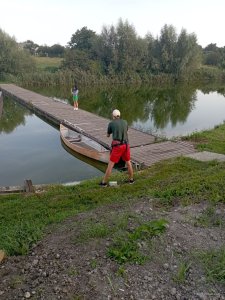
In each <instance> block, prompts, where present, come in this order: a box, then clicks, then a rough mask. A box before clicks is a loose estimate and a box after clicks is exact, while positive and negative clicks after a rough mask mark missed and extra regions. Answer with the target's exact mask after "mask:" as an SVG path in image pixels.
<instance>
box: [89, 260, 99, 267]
mask: <svg viewBox="0 0 225 300" xmlns="http://www.w3.org/2000/svg"><path fill="white" fill-rule="evenodd" d="M90 265H91V268H92V269H96V268H97V265H98V263H97V260H96V259H92V260H91V263H90Z"/></svg>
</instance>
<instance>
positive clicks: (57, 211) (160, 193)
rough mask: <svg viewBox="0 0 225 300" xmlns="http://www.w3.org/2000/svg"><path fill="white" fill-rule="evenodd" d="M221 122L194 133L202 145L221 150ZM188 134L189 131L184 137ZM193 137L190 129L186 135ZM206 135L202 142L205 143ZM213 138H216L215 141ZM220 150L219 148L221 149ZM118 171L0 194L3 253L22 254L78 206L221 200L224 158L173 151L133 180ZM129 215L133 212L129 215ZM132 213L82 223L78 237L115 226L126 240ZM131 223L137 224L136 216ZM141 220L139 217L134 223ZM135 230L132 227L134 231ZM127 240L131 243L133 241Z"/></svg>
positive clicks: (105, 233)
mask: <svg viewBox="0 0 225 300" xmlns="http://www.w3.org/2000/svg"><path fill="white" fill-rule="evenodd" d="M224 129H225V124H223V125H221V126H219V127H217V128H215V129H214V130H213V131H212V132H213V133H212V132H211V131H210V132H208V131H207V132H203V133H202V134H201V133H199V134H198V140H199V141H200V140H202V139H203V138H204V140H205V142H204V144H205V145H207V149H209V148H210V149H211V150H212V151H217V150H218V149H219V148H220V149H221V151H220V153H222V149H223V150H224V148H225V147H224V145H225V134H221V132H224ZM188 139H191V137H188ZM192 139H193V140H195V141H196V135H193V136H192ZM206 140H207V143H206ZM215 141H217V142H215ZM224 152H225V151H224ZM124 176H125V175H124V174H113V175H112V177H111V180H113V179H114V180H117V181H118V183H119V187H117V188H114V187H111V188H110V187H109V188H104V189H102V188H101V187H99V186H98V182H99V178H96V179H93V180H89V181H86V182H83V183H82V184H80V185H76V186H67V187H64V186H58V185H55V186H50V187H49V188H48V189H47V190H46V191H45V192H44V193H40V194H14V195H2V196H1V197H0V249H3V250H5V251H6V252H7V254H8V255H21V254H22V255H23V254H26V253H28V251H29V249H30V248H31V247H32V245H33V244H35V243H36V242H37V241H38V240H40V239H41V238H42V237H43V236H44V235H45V234H46V232H47V230H48V228H49V226H50V225H51V226H52V225H54V224H57V223H60V222H62V221H63V220H65V219H66V218H68V217H71V216H75V215H76V214H79V213H80V212H85V211H88V210H92V209H93V208H96V207H100V206H104V205H107V204H110V203H120V202H121V203H130V202H131V201H138V199H142V198H145V199H154V200H153V204H154V205H155V206H157V207H160V206H161V207H163V208H167V207H170V206H173V205H177V204H189V203H196V202H200V201H203V200H205V201H208V202H209V204H210V205H214V206H215V205H216V204H217V203H218V202H222V203H225V179H224V178H225V163H224V162H222V163H218V162H216V161H211V162H200V161H196V160H193V159H190V158H184V157H179V158H176V159H171V160H167V161H162V162H160V163H158V164H155V165H153V166H152V167H150V168H148V169H146V170H143V171H141V172H138V173H136V174H135V178H136V182H135V183H134V184H133V185H128V184H124V183H123V181H124V178H125V177H124ZM133 217H134V216H133ZM130 218H132V216H129V215H127V216H125V215H124V216H121V218H120V219H118V218H117V221H116V226H114V227H113V228H111V227H109V224H108V223H107V222H102V223H100V222H96V224H95V226H93V224H87V226H86V229H85V228H84V229H83V233H82V234H81V240H82V239H83V241H85V239H86V240H87V239H89V238H95V237H98V238H104V237H106V236H108V235H110V234H114V233H115V231H121V232H123V233H124V234H125V237H126V239H127V241H128V244H129V241H130V240H129V237H128V236H127V233H126V228H127V224H128V222H129V221H130ZM136 221H137V224H138V220H136ZM138 226H141V223H139V224H138V225H137V226H136V227H138ZM135 234H137V232H135ZM129 246H130V247H131V251H132V249H133V248H132V247H134V244H133V243H130V244H129Z"/></svg>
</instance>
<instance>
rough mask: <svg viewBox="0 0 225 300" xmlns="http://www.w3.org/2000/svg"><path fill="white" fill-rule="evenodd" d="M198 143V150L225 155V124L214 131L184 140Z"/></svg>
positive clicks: (198, 133) (200, 133) (190, 136)
mask: <svg viewBox="0 0 225 300" xmlns="http://www.w3.org/2000/svg"><path fill="white" fill-rule="evenodd" d="M184 139H187V140H191V141H194V142H196V143H197V149H199V150H202V151H203V150H204V151H210V152H216V153H221V154H225V123H224V124H221V125H218V126H216V127H215V128H214V130H205V131H202V132H195V133H193V134H191V135H189V136H188V137H186V138H184Z"/></svg>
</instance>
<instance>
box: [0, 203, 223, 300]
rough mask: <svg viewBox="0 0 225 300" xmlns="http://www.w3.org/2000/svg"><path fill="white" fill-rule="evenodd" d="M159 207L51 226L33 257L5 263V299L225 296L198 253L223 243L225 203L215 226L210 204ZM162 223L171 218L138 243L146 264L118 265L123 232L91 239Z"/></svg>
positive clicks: (0, 272) (103, 212) (116, 210)
mask: <svg viewBox="0 0 225 300" xmlns="http://www.w3.org/2000/svg"><path fill="white" fill-rule="evenodd" d="M153 203H154V202H153V201H151V200H150V199H143V200H141V201H139V202H138V203H135V202H130V204H129V205H127V204H126V205H125V204H124V205H122V204H117V205H113V206H112V205H110V206H107V207H104V208H103V207H102V208H98V209H96V210H95V211H91V212H88V213H83V214H80V215H78V216H76V217H74V218H72V219H69V220H67V221H66V222H64V223H63V224H60V225H58V226H57V228H52V232H49V234H48V235H47V236H46V237H45V238H44V239H43V240H42V241H41V242H40V243H39V244H37V245H35V246H34V247H33V249H32V250H31V253H30V254H29V255H28V256H26V257H9V258H7V259H6V260H5V261H4V262H3V263H2V264H1V265H0V278H1V281H0V299H2V300H6V299H7V300H9V299H10V300H12V299H46V300H51V299H52V300H53V299H54V300H55V299H70V300H72V299H73V300H75V299H146V300H147V299H183V300H184V299H188V300H189V299H202V300H207V299H210V300H212V299H213V300H214V299H218V300H219V299H225V286H224V284H220V283H212V282H209V281H208V280H207V277H206V274H205V272H204V269H203V267H202V265H201V264H200V262H199V260H198V258H197V256H196V254H197V253H198V252H199V251H202V250H210V249H220V247H221V246H224V241H225V231H224V227H223V226H221V224H223V221H225V217H224V216H225V206H220V207H219V208H217V209H216V210H215V211H214V213H213V218H215V219H216V220H222V222H221V224H220V226H214V225H215V224H214V222H213V219H212V218H211V217H212V216H211V215H210V214H209V213H207V211H209V210H207V204H206V203H204V204H198V205H193V206H188V207H176V208H172V209H170V210H167V211H163V210H162V209H159V208H156V207H154V204H153ZM207 216H208V217H209V218H208V219H207ZM161 218H163V219H166V220H167V221H168V226H167V228H166V231H165V233H163V234H161V235H159V236H157V237H154V238H153V239H152V240H151V241H141V242H140V243H139V248H140V250H141V251H142V252H143V253H145V254H147V256H148V260H147V261H146V262H145V263H144V264H143V265H139V264H131V263H127V264H124V265H119V264H118V263H117V262H116V261H114V260H112V259H111V258H109V257H108V255H107V253H108V252H107V251H108V248H109V247H110V245H112V243H113V235H115V234H117V233H118V232H115V231H114V232H113V234H112V233H111V234H108V235H105V236H104V237H101V235H100V234H99V237H96V236H95V238H91V237H92V236H94V233H93V231H94V228H97V227H96V225H98V228H100V227H101V228H102V229H101V230H102V231H101V232H102V235H104V234H103V233H104V232H103V229H104V228H108V230H110V229H112V228H114V227H115V226H116V225H118V224H119V222H120V223H121V224H122V222H124V220H126V221H127V224H128V230H130V231H132V230H133V228H134V226H135V224H136V223H137V220H138V221H140V220H142V222H144V221H150V220H154V219H161ZM200 220H205V221H206V224H207V226H205V227H203V226H200V225H201V224H200ZM100 225H101V226H100ZM121 226H122V225H121ZM118 228H119V227H117V229H118ZM121 228H122V227H121ZM118 230H119V229H118ZM118 230H117V231H118ZM99 232H100V231H99ZM99 232H98V233H99Z"/></svg>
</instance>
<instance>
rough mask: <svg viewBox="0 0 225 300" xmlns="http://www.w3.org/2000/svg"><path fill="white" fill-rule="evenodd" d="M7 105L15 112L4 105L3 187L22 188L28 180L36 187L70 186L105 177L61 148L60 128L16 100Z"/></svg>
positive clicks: (1, 140) (0, 146) (0, 181)
mask: <svg viewBox="0 0 225 300" xmlns="http://www.w3.org/2000/svg"><path fill="white" fill-rule="evenodd" d="M5 102H6V101H4V103H5ZM7 102H9V103H10V105H9V106H11V107H10V108H11V109H12V106H13V109H14V112H12V111H11V112H10V111H8V110H7V108H8V105H6V110H4V106H3V114H2V118H1V120H0V125H1V126H0V128H1V129H2V130H3V128H4V130H3V131H2V130H1V133H0V186H7V185H23V183H24V180H25V179H31V180H32V182H33V184H48V183H68V182H76V181H81V180H84V179H89V178H93V177H96V176H100V175H102V171H100V170H99V169H97V168H96V167H94V166H92V165H91V164H90V163H86V162H84V161H82V160H80V159H78V158H76V157H74V156H73V155H71V154H70V153H68V152H67V151H66V150H65V149H64V148H63V147H62V145H61V140H60V135H59V131H58V129H56V128H54V127H52V126H50V125H49V124H48V123H46V122H44V121H43V120H41V119H39V118H38V117H37V116H35V115H34V114H31V113H29V112H28V111H27V110H26V109H24V108H22V107H21V105H19V104H16V103H12V102H14V101H12V100H10V99H7ZM22 113H23V118H21V115H22ZM16 120H17V121H18V122H17V121H16ZM7 121H8V122H7ZM6 123H7V124H8V126H6ZM96 166H98V165H97V164H96ZM102 167H103V166H102Z"/></svg>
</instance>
